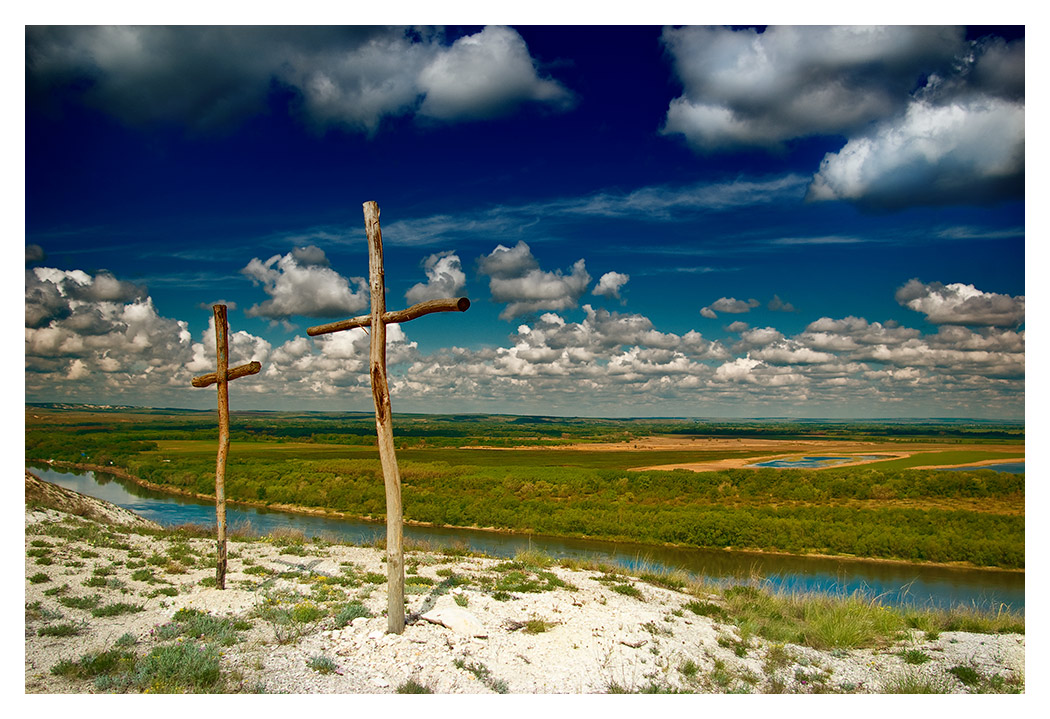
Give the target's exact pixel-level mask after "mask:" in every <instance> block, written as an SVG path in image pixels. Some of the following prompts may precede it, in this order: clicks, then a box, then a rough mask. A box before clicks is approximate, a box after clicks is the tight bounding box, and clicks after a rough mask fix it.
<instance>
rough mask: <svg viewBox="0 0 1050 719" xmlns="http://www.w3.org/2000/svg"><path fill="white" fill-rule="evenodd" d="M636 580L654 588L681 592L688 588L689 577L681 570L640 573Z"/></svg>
mask: <svg viewBox="0 0 1050 719" xmlns="http://www.w3.org/2000/svg"><path fill="white" fill-rule="evenodd" d="M638 579H640V580H641V581H643V582H645V583H646V584H652V585H653V586H654V587H663V588H665V589H674V590H676V591H682V590H683V589H685V588H686V587H687V586H689V581H690V580H689V575H688V574H686V573H685V572H683V571H681V570H677V571H665V572H641V573H640V574H639V575H638Z"/></svg>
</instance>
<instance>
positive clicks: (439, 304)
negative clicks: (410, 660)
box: [306, 202, 470, 634]
mask: <svg viewBox="0 0 1050 719" xmlns="http://www.w3.org/2000/svg"><path fill="white" fill-rule="evenodd" d="M364 214H365V234H366V235H367V236H368V274H369V281H370V289H371V293H372V312H371V314H369V315H365V316H362V317H354V318H351V319H348V320H342V321H340V322H333V323H331V324H327V325H319V326H317V327H310V328H309V329H307V330H306V333H307V334H308V335H310V336H311V337H315V336H317V335H323V334H328V333H329V332H339V331H342V330H348V329H352V328H354V327H371V328H372V336H371V344H370V346H369V362H368V364H369V373H370V374H371V378H372V399H373V400H374V401H375V407H376V436H377V437H378V440H379V461H380V464H381V465H382V467H383V482H384V484H385V485H386V557H387V559H386V562H387V566H386V570H387V604H386V606H387V612H386V614H387V632H388V633H390V634H401V633H402V632H403V631H404V630H405V561H404V548H403V546H402V541H401V533H402V518H401V474H400V472H399V471H398V468H397V456H396V455H395V453H394V428H393V416H392V414H391V408H390V388H389V386H388V384H387V376H386V326H387V325H388V324H391V323H398V322H407V321H408V320H412V319H415V318H416V317H422V316H423V315H428V314H431V313H433V312H464V311H466V310H467V308H468V307H470V300H468V299H467V298H466V297H459V298H455V299H441V300H428V301H426V302H420V303H419V304H416V305H412V306H411V307H409V308H408V309H405V310H399V311H397V312H387V311H386V286H385V280H384V276H383V235H382V232H381V231H380V229H379V205H377V204H376V203H375V202H366V203H364Z"/></svg>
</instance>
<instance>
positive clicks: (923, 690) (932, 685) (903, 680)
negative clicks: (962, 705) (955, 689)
mask: <svg viewBox="0 0 1050 719" xmlns="http://www.w3.org/2000/svg"><path fill="white" fill-rule="evenodd" d="M882 693H883V694H951V693H952V685H951V681H950V680H948V679H947V678H946V677H931V676H925V675H923V674H919V673H917V672H906V673H904V674H901V675H899V676H896V677H894V678H892V679H890V680H889V681H888V682H886V684H884V685H883V686H882Z"/></svg>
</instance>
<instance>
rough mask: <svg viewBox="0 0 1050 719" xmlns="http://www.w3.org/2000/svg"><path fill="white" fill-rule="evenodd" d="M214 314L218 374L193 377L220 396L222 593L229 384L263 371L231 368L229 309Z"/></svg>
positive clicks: (216, 308)
mask: <svg viewBox="0 0 1050 719" xmlns="http://www.w3.org/2000/svg"><path fill="white" fill-rule="evenodd" d="M212 311H213V312H214V314H215V365H216V370H215V372H211V373H209V374H206V375H201V376H200V377H194V378H193V380H192V382H191V383H192V384H193V386H194V387H208V386H209V385H213V384H214V385H216V386H217V388H218V394H219V454H218V457H217V458H216V460H215V524H216V545H217V555H218V556H217V559H216V563H215V581H216V583H217V585H218V587H219V589H225V588H226V456H227V455H228V454H229V452H230V390H229V383H230V381H231V380H235V379H237V378H239V377H247V376H248V375H253V374H257V373H258V372H259V370H261V369H262V365H261V364H259V363H258V362H249V363H248V364H244V365H240V366H239V367H234V368H233V369H230V368H229V364H230V362H229V340H228V339H227V335H228V331H229V324H228V323H227V321H226V305H212Z"/></svg>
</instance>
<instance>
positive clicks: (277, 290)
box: [241, 246, 368, 320]
mask: <svg viewBox="0 0 1050 719" xmlns="http://www.w3.org/2000/svg"><path fill="white" fill-rule="evenodd" d="M241 273H242V274H244V275H245V276H246V277H249V278H251V280H252V282H254V283H256V284H259V285H262V288H263V291H264V292H266V294H268V295H269V296H270V299H268V300H266V301H265V302H262V303H260V304H257V305H252V306H251V307H249V308H248V310H247V311H246V312H245V314H247V315H248V316H249V317H269V318H270V319H274V320H278V319H287V318H288V317H291V316H292V315H303V316H306V317H335V316H338V315H345V314H353V313H354V312H357V311H358V310H362V309H364V308H365V307H367V306H368V285H367V283H366V282H365V280H364V279H362V278H360V277H353V278H350V279H347V278H345V277H343V276H342V275H340V274H339V273H338V272H336V271H335V270H333V269H332V268H331V267H329V266H328V260H327V258H325V255H324V251H322V250H321V249H320V248H318V247H314V246H309V247H301V248H296V249H295V250H293V251H292V252H289V253H288V254H286V255H274V256H273V257H271V258H270V259H268V260H266V261H265V262H263V261H262V260H260V259H259V258H257V257H253V258H252V260H251V262H249V263H248V264H247V265H246V266H245V267H244V268H243V269H242V270H241ZM351 283H353V285H354V287H353V288H352V287H351ZM355 288H356V291H355Z"/></svg>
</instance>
